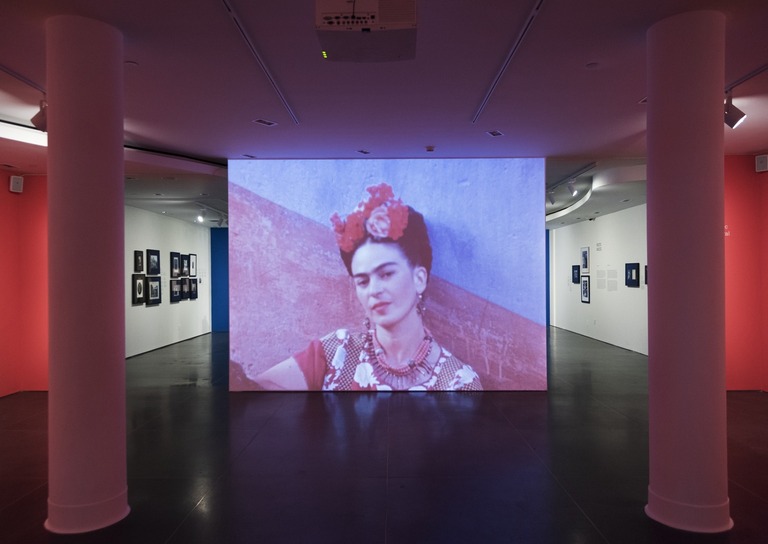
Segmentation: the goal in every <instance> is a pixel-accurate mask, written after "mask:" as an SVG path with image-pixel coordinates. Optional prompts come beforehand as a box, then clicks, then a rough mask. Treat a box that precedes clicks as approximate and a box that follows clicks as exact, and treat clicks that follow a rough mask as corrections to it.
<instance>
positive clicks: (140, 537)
mask: <svg viewBox="0 0 768 544" xmlns="http://www.w3.org/2000/svg"><path fill="white" fill-rule="evenodd" d="M227 358H228V339H227V336H226V335H220V334H214V335H206V336H202V337H200V338H196V339H193V340H190V341H187V342H182V343H180V344H177V345H174V346H170V347H167V348H164V349H161V350H158V351H155V352H152V353H148V354H145V355H141V356H138V357H134V358H132V359H129V360H128V361H127V373H128V486H129V500H130V504H131V507H132V513H131V514H130V516H128V518H126V519H125V520H124V521H122V522H120V523H118V524H116V525H114V526H112V527H109V528H107V529H104V530H101V531H96V532H94V533H89V534H86V535H77V536H68V537H63V536H60V535H52V534H48V533H47V532H46V531H45V530H44V529H43V521H44V520H45V517H46V499H47V490H46V471H47V467H46V399H47V395H46V394H45V393H19V394H16V395H11V396H8V397H4V398H0V542H2V543H16V542H18V543H22V542H23V543H25V544H26V543H38V542H78V543H81V542H82V543H92V542H93V543H110V544H112V543H120V542H131V543H142V544H147V543H153V542H158V543H164V542H168V543H194V542H205V543H218V542H222V543H229V542H267V543H272V542H279V543H293V542H300V543H305V542H306V543H323V542H333V543H337V542H340V543H346V542H355V543H358V542H365V543H368V542H382V543H383V542H386V543H423V542H436V543H453V542H457V543H474V542H480V543H495V542H510V543H528V542H531V543H537V544H538V543H557V544H560V543H574V544H576V543H578V544H588V543H593V542H594V543H605V542H611V543H621V544H626V543H635V542H642V543H654V544H656V543H665V542H673V543H677V542H681V543H688V542H718V543H719V542H730V543H737V542H738V543H758V542H767V541H768V395H766V394H765V393H730V394H729V395H728V408H729V456H730V478H731V486H730V498H731V503H732V516H733V518H734V520H735V523H736V526H735V529H734V530H733V531H731V532H730V533H726V534H723V535H704V536H702V535H693V534H687V533H682V532H678V531H674V530H671V529H667V528H665V527H662V526H660V525H658V524H656V523H654V522H652V521H650V520H649V519H648V518H647V517H646V516H645V515H644V513H643V506H644V504H645V499H646V486H647V409H646V405H647V397H646V365H647V359H646V358H645V357H643V356H641V355H638V354H636V353H632V352H629V351H626V350H623V349H619V348H616V347H612V346H608V345H606V344H602V343H600V342H596V341H594V340H590V339H588V338H585V337H582V336H578V335H575V334H572V333H568V332H566V331H562V330H557V329H552V330H551V331H550V387H551V390H550V391H549V392H548V393H526V392H511V393H501V392H494V393H491V392H488V393H477V394H449V393H444V394H426V395H423V394H407V393H395V394H382V393H380V394H352V393H346V394H343V393H342V394H323V393H308V394H303V393H282V394H280V393H229V392H228V391H227V385H226V380H227V368H226V365H227Z"/></svg>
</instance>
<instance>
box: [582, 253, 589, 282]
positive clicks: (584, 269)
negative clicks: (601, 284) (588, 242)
mask: <svg viewBox="0 0 768 544" xmlns="http://www.w3.org/2000/svg"><path fill="white" fill-rule="evenodd" d="M584 274H589V246H587V247H583V248H581V275H582V276H583V275H584Z"/></svg>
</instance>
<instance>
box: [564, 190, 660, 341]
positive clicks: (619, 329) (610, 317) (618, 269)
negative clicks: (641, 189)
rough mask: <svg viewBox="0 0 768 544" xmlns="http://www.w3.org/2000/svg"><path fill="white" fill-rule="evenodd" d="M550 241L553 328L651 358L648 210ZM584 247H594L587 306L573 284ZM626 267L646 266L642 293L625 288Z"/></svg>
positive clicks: (582, 226)
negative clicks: (576, 266)
mask: <svg viewBox="0 0 768 544" xmlns="http://www.w3.org/2000/svg"><path fill="white" fill-rule="evenodd" d="M549 235H550V278H549V279H550V324H551V325H552V326H555V327H558V328H561V329H566V330H569V331H572V332H575V333H578V334H582V335H584V336H589V337H590V338H595V339H597V340H600V341H603V342H607V343H609V344H612V345H615V346H619V347H622V348H625V349H629V350H632V351H635V352H638V353H642V354H645V355H647V354H648V296H647V294H648V285H646V283H645V280H646V278H645V266H646V264H647V263H648V261H647V250H646V248H647V239H646V206H645V204H643V205H640V206H635V207H633V208H629V209H627V210H623V211H620V212H615V213H612V214H609V215H605V216H601V217H597V218H595V220H594V221H584V222H581V223H576V224H575V225H570V226H567V227H561V228H558V229H554V230H551V231H550V233H549ZM583 247H589V250H590V261H591V262H590V265H589V269H590V273H589V276H590V287H591V293H590V302H589V303H588V304H587V303H584V302H582V301H581V286H580V285H579V284H574V283H572V281H571V267H572V266H573V265H576V264H580V260H581V248H583ZM626 263H639V264H640V286H639V287H626V286H625V282H624V270H625V264H626ZM650 277H651V278H652V277H653V272H651V273H650ZM650 281H651V282H652V279H651V280H650Z"/></svg>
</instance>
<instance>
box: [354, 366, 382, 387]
mask: <svg viewBox="0 0 768 544" xmlns="http://www.w3.org/2000/svg"><path fill="white" fill-rule="evenodd" d="M354 380H355V381H356V382H357V383H358V384H359V385H360V387H371V386H373V385H379V380H378V379H376V376H375V375H374V374H373V367H372V366H371V364H370V363H360V364H359V365H357V368H356V369H355V377H354Z"/></svg>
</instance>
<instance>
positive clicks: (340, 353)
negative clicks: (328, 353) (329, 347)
mask: <svg viewBox="0 0 768 544" xmlns="http://www.w3.org/2000/svg"><path fill="white" fill-rule="evenodd" d="M336 338H338V339H339V340H341V345H340V346H339V347H338V348H336V352H335V353H334V354H333V359H331V366H332V367H333V368H335V369H336V370H338V369H340V368H341V367H342V366H344V359H346V358H347V343H348V342H349V331H347V329H339V330H337V331H336Z"/></svg>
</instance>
